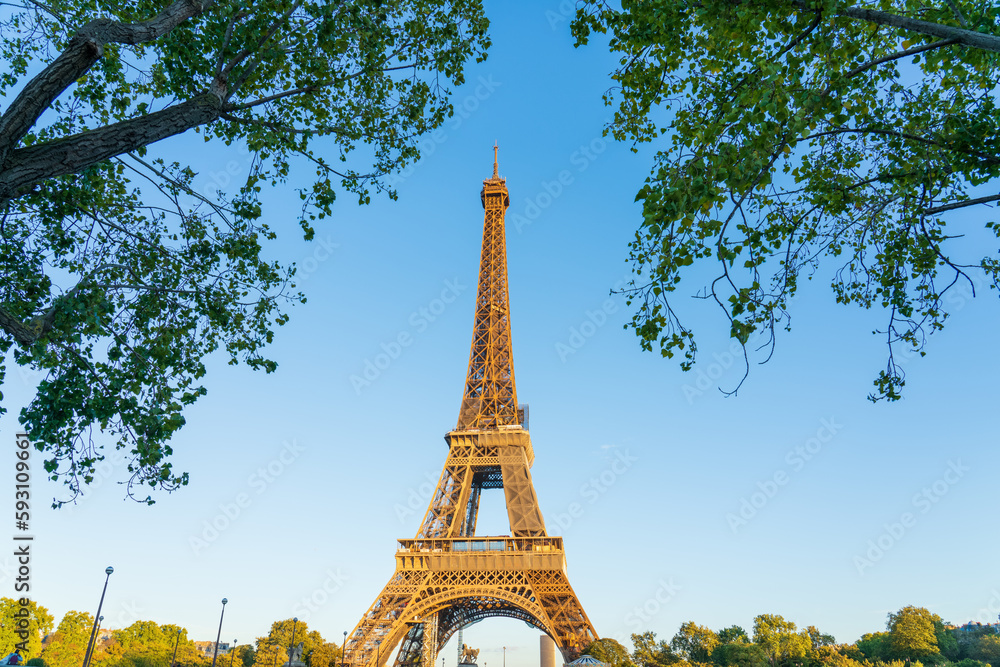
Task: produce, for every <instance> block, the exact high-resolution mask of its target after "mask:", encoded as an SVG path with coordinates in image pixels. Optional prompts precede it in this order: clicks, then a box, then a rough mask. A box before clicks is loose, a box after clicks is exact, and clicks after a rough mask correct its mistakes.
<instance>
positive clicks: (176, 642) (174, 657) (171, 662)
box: [170, 628, 182, 667]
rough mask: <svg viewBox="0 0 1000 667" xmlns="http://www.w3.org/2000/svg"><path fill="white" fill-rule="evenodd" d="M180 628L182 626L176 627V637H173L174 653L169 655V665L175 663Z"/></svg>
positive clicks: (179, 639)
mask: <svg viewBox="0 0 1000 667" xmlns="http://www.w3.org/2000/svg"><path fill="white" fill-rule="evenodd" d="M181 630H182V628H177V637H176V638H175V639H174V654H173V655H172V656H171V657H170V667H174V666H175V665H176V664H177V645H178V644H180V643H181Z"/></svg>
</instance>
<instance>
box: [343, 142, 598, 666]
mask: <svg viewBox="0 0 1000 667" xmlns="http://www.w3.org/2000/svg"><path fill="white" fill-rule="evenodd" d="M482 200H483V207H484V208H485V210H486V214H485V221H484V223H483V251H482V259H481V263H480V268H479V289H478V293H477V296H476V317H475V327H474V329H473V336H472V353H471V354H470V357H469V373H468V376H467V380H466V385H465V394H464V396H463V399H462V407H461V410H460V412H459V419H458V428H456V429H455V430H454V431H451V432H450V433H448V434H447V435H445V441H446V442H447V444H448V457H447V459H446V460H445V464H444V470H442V472H441V477H440V479H439V480H438V484H437V489H436V490H435V492H434V495H433V496H432V497H431V501H430V504H429V506H428V508H427V513H426V515H425V516H424V520H423V522H422V523H421V525H420V529H419V531H418V532H417V535H416V537H415V538H414V539H412V540H399V547H398V549H397V551H396V571H395V573H394V574H393V576H392V578H391V579H390V580H389V583H388V584H386V586H385V588H384V589H383V590H382V592H381V594H379V596H378V597H377V598H376V599H375V602H374V603H373V604H372V605H371V607H369V608H368V611H367V612H366V613H365V615H364V616H363V617H362V619H361V621H360V622H359V623H358V625H357V627H355V628H354V631H353V632H352V633H351V634H350V635H349V637H348V638H347V643H346V646H345V652H344V663H345V667H382V665H384V664H385V663H386V662H387V660H388V658H389V657H390V656H391V655H392V652H393V650H394V649H395V647H396V646H397V645H400V643H401V642H402V645H401V646H400V649H399V652H398V653H397V654H396V659H395V665H396V667H416V666H420V665H423V666H426V667H432V666H433V664H434V660H435V658H436V657H437V654H438V652H439V650H440V648H441V647H443V646H444V645H445V644H446V643H447V641H448V639H449V638H451V636H452V635H453V634H454V633H455V632H457V631H458V630H459V629H460V628H463V627H467V626H469V625H471V624H472V623H476V622H478V621H481V620H483V619H485V618H491V617H507V618H515V619H519V620H522V621H524V622H525V623H528V624H529V625H532V626H534V627H536V628H538V629H539V630H541V631H542V632H545V633H546V634H548V635H549V636H551V637H552V638H553V640H555V643H556V645H557V646H558V647H559V648H560V650H561V651H562V653H563V657H564V658H565V659H566V660H567V661H570V660H572V659H574V658H575V657H576V656H578V655H579V653H580V652H581V651H582V650H583V649H584V648H586V646H587V645H588V644H589V643H590V642H592V641H594V640H595V639H597V633H596V632H595V631H594V627H593V626H592V625H591V623H590V620H589V619H588V618H587V614H586V612H584V610H583V606H582V605H581V604H580V601H579V600H578V599H577V597H576V594H575V593H574V592H573V587H572V586H570V583H569V579H568V578H567V577H566V555H565V552H564V551H563V543H562V538H560V537H550V536H549V535H547V534H546V532H545V520H544V519H543V517H542V512H541V510H540V509H539V507H538V498H537V496H536V495H535V487H534V485H533V484H532V481H531V466H532V464H533V463H534V458H535V455H534V450H533V449H532V446H531V436H530V435H529V434H528V430H527V428H526V424H525V423H524V411H522V410H519V409H518V405H517V392H516V390H515V387H514V367H513V359H512V355H511V337H510V308H509V303H508V292H507V253H506V242H505V238H504V212H505V211H506V209H507V206H508V205H509V203H510V197H509V195H508V193H507V185H506V181H505V180H504V179H502V178H500V177H499V175H498V169H497V159H496V147H494V157H493V178H491V179H488V180H486V181H483V191H482ZM500 488H502V489H503V491H504V499H505V502H506V506H507V516H508V519H509V521H510V535H504V536H500V537H480V536H476V519H477V517H478V514H479V498H480V495H481V493H482V491H483V490H484V489H500Z"/></svg>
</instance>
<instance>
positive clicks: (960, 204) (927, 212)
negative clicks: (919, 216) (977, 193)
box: [923, 195, 1000, 215]
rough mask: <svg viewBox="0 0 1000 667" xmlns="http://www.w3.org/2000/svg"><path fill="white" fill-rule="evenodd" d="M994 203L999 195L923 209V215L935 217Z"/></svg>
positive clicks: (999, 199) (999, 197)
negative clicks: (946, 212)
mask: <svg viewBox="0 0 1000 667" xmlns="http://www.w3.org/2000/svg"><path fill="white" fill-rule="evenodd" d="M994 201H1000V195H990V196H988V197H979V198H977V199H966V200H965V201H956V202H952V203H950V204H944V205H943V206H935V207H934V208H925V209H924V210H923V214H924V215H936V214H938V213H944V212H945V211H954V210H955V209H958V208H965V207H966V206H977V205H979V204H989V203H990V202H994Z"/></svg>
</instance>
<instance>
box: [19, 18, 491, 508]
mask: <svg viewBox="0 0 1000 667" xmlns="http://www.w3.org/2000/svg"><path fill="white" fill-rule="evenodd" d="M0 26H2V28H3V37H2V39H0V56H2V58H3V60H4V63H5V66H6V67H5V69H4V70H3V71H2V72H0V94H2V95H5V96H7V98H8V99H12V100H13V101H12V102H11V103H10V105H9V106H8V107H7V108H6V110H5V111H4V112H3V114H2V115H0V353H2V354H4V355H5V356H4V362H3V364H0V380H2V378H3V372H4V370H5V366H4V364H6V363H8V362H9V361H10V359H11V356H10V355H9V353H10V351H11V349H13V353H12V360H13V362H14V363H15V364H18V365H20V366H21V367H24V368H26V369H29V370H30V371H31V372H35V373H37V374H38V376H39V377H40V378H41V379H40V382H39V383H38V388H37V393H36V395H35V398H34V400H33V401H32V402H31V403H30V404H29V405H28V406H27V407H26V408H24V409H23V410H22V412H21V414H20V420H21V422H22V423H23V424H24V426H25V427H26V428H27V430H28V432H29V435H30V436H31V438H32V440H33V442H34V443H35V446H36V447H37V448H38V449H40V450H42V451H44V452H45V453H46V456H47V459H46V461H45V469H46V471H47V472H48V474H49V475H50V476H51V477H52V478H53V479H57V480H62V481H63V482H64V483H65V484H66V485H67V486H68V487H69V491H70V492H71V494H72V496H71V497H75V495H76V494H77V493H79V491H80V489H81V487H82V486H83V485H85V484H87V483H89V482H91V481H92V479H93V476H94V474H95V466H96V465H97V464H98V463H99V462H101V461H102V460H104V458H105V457H106V456H107V453H108V452H107V451H106V450H105V449H104V447H103V442H104V440H103V437H102V438H95V437H94V433H95V431H100V432H102V433H103V434H105V436H106V437H107V438H109V439H110V441H111V442H112V443H113V446H114V447H116V448H118V449H122V450H124V452H126V453H127V454H126V456H125V458H126V460H127V462H128V473H129V477H128V494H129V495H130V496H133V497H136V498H137V499H140V500H146V501H147V502H152V498H151V497H150V496H146V498H143V495H145V492H143V491H141V489H142V487H146V491H150V490H152V489H163V490H168V491H169V490H174V489H176V488H178V487H179V486H181V485H183V484H186V483H187V481H188V477H187V474H186V473H178V472H176V471H175V470H174V469H173V467H172V465H171V463H170V454H171V448H170V446H169V445H168V444H167V442H168V440H169V438H170V437H171V435H172V434H174V433H175V432H176V431H177V429H179V428H180V427H181V426H182V425H183V424H184V417H183V414H182V411H183V409H184V408H185V406H187V405H190V404H191V403H193V402H195V401H196V400H197V399H198V398H199V397H200V396H202V395H204V393H205V389H204V387H203V386H202V385H201V384H200V381H201V378H202V377H203V376H204V374H205V361H204V359H205V357H206V355H208V354H210V353H212V352H213V351H216V350H222V351H224V353H225V354H226V355H227V356H228V358H229V361H230V363H239V362H243V363H246V364H247V365H249V366H250V367H252V368H255V369H261V370H264V371H267V372H270V371H273V370H274V368H275V363H274V362H273V361H271V360H269V359H267V358H266V357H265V356H264V355H263V348H264V347H265V346H266V345H267V344H268V343H270V342H271V341H272V338H273V335H274V329H275V327H276V326H278V325H282V324H284V323H285V322H286V321H287V317H288V316H287V314H286V312H285V311H284V310H283V308H284V307H285V306H286V305H287V304H289V303H294V302H300V301H304V300H305V299H304V297H303V295H302V294H301V293H300V292H298V291H297V290H296V288H295V283H294V274H295V267H294V265H292V266H282V265H280V264H279V263H278V262H276V261H273V260H269V259H268V258H267V257H266V256H265V254H266V253H265V246H266V245H267V244H268V243H269V242H270V241H272V240H273V239H274V238H275V236H276V233H277V230H278V229H279V228H284V227H288V226H290V225H291V226H294V223H292V222H291V220H287V219H284V218H285V214H282V215H281V216H272V217H265V216H264V212H263V209H262V204H263V195H262V190H266V189H269V188H272V187H280V186H287V185H289V183H290V182H291V181H292V179H293V174H296V173H302V172H303V171H305V173H306V177H305V178H297V179H296V180H295V182H296V183H299V184H302V185H300V186H299V187H297V188H296V191H297V192H298V195H299V197H300V199H301V202H302V208H301V211H298V212H297V213H296V212H293V213H291V214H289V215H288V217H292V216H294V217H295V218H297V223H298V226H300V227H301V230H302V233H303V234H304V236H305V238H306V239H311V238H312V236H313V234H314V223H316V221H317V220H320V219H322V218H324V217H326V216H329V215H330V214H331V208H332V206H333V203H334V200H335V199H336V196H337V192H338V191H342V192H348V193H352V194H353V195H355V196H356V197H357V198H358V199H359V201H361V202H362V203H364V202H367V201H369V197H370V195H371V193H372V192H379V191H383V190H385V189H386V187H385V186H384V185H383V182H382V181H381V180H380V179H381V178H382V177H383V176H384V175H386V174H388V173H390V172H392V171H393V170H396V169H399V168H402V167H403V166H405V165H406V164H407V163H408V162H409V161H412V160H414V159H416V158H417V157H418V156H419V153H418V149H417V143H416V142H417V139H418V138H419V137H420V136H421V135H422V134H424V133H426V132H428V131H430V130H432V129H434V128H435V127H437V126H439V125H440V124H441V123H442V122H443V121H444V120H445V119H446V118H447V117H448V116H449V115H450V114H451V105H450V103H449V96H450V91H449V86H451V85H457V84H460V83H462V81H463V67H464V65H465V64H466V63H467V62H468V61H469V59H471V58H477V59H482V58H485V50H486V48H487V47H488V45H489V41H488V38H487V36H486V29H487V21H486V18H485V16H484V14H483V9H482V5H481V0H390V1H384V0H350V1H347V2H332V3H331V2H321V1H318V0H274V1H269V2H253V1H251V2H245V1H243V0H172V1H169V2H164V1H155V2H154V1H151V0H140V1H138V2H123V1H120V0H111V1H110V2H102V3H100V4H99V5H95V4H94V3H92V2H85V1H81V0H51V1H47V2H39V1H36V0H32V1H31V2H24V3H19V2H14V3H13V4H11V3H6V4H5V6H4V7H3V8H2V12H0ZM53 54H55V55H53ZM190 130H194V131H195V132H199V133H200V134H201V136H203V137H204V139H205V140H206V141H209V142H212V144H213V145H216V146H222V145H223V144H225V145H230V144H235V145H238V146H241V147H243V148H244V149H245V150H246V152H247V158H246V162H245V164H244V165H242V166H241V167H240V170H241V173H240V182H239V183H238V184H235V185H234V186H233V187H231V188H229V189H228V190H223V189H218V188H213V187H208V188H204V187H201V186H199V185H198V181H197V174H196V171H197V170H198V169H199V168H200V164H204V163H196V162H192V163H191V164H182V163H179V162H173V161H169V160H168V159H166V158H165V157H164V154H165V153H164V150H163V149H162V146H156V147H152V144H154V143H155V142H158V141H161V140H163V139H167V138H169V137H172V136H175V135H178V134H182V133H185V132H188V131H190ZM156 151H159V153H157V152H156ZM388 194H389V196H394V193H393V192H391V191H389V192H388ZM0 410H2V404H0ZM56 504H57V505H58V504H60V503H58V502H57V503H56Z"/></svg>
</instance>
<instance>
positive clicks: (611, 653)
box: [585, 606, 1000, 667]
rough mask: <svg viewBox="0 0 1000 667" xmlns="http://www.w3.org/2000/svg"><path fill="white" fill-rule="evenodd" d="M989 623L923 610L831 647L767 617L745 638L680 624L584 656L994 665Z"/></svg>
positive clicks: (637, 664)
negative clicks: (667, 633) (959, 622)
mask: <svg viewBox="0 0 1000 667" xmlns="http://www.w3.org/2000/svg"><path fill="white" fill-rule="evenodd" d="M998 630H1000V628H998V627H997V626H996V625H994V626H990V625H978V624H977V625H967V626H963V627H960V628H959V627H955V626H952V625H949V624H947V623H945V622H944V621H943V620H942V619H941V617H940V616H938V615H937V614H934V613H932V612H930V611H928V610H927V609H925V608H923V607H914V606H907V607H903V608H902V609H900V610H899V611H896V612H892V613H890V614H889V615H888V619H887V621H886V629H885V630H884V631H881V632H869V633H865V634H864V635H862V636H861V638H860V639H859V640H857V641H856V642H854V643H853V644H838V643H837V642H836V640H835V639H834V637H833V636H832V635H828V634H824V633H822V632H821V631H820V630H818V629H817V628H816V627H815V626H812V625H810V626H807V627H806V628H804V629H802V630H799V629H798V628H797V627H796V624H795V623H793V622H792V621H788V620H785V619H784V618H783V617H782V616H778V615H774V614H761V615H760V616H757V617H756V618H754V622H753V631H752V636H751V635H750V634H749V633H747V631H746V630H744V629H743V628H742V627H740V626H738V625H734V626H731V627H728V628H724V629H722V630H719V631H715V630H712V629H711V628H707V627H705V626H703V625H698V624H697V623H695V622H694V621H688V622H686V623H683V624H682V625H681V627H680V629H679V630H678V631H677V633H676V634H675V635H674V636H673V638H672V639H671V640H670V641H669V642H668V641H666V640H662V639H661V640H659V641H657V639H656V633H654V632H644V633H641V634H633V635H632V644H633V646H634V650H633V651H632V652H629V651H628V650H627V649H626V648H625V647H624V646H622V644H620V643H619V642H617V641H615V640H614V639H599V640H597V641H595V642H594V643H592V644H591V645H590V647H588V648H587V650H586V651H585V653H587V654H589V655H592V656H594V657H595V658H597V659H598V660H602V661H604V662H607V663H608V664H609V665H611V666H612V667H670V666H676V667H924V666H925V665H928V666H929V665H933V666H934V667H950V666H952V665H954V667H1000V634H998Z"/></svg>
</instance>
